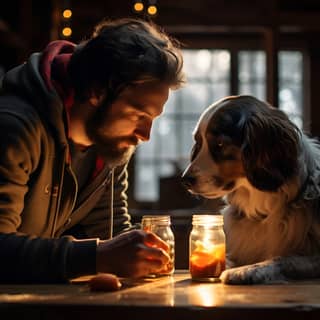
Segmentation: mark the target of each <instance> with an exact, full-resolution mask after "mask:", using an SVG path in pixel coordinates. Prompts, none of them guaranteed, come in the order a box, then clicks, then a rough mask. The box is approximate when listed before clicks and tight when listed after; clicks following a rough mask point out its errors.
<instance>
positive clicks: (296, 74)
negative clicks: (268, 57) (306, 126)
mask: <svg viewBox="0 0 320 320" xmlns="http://www.w3.org/2000/svg"><path fill="white" fill-rule="evenodd" d="M279 74H280V79H279V107H280V109H281V110H283V111H285V112H286V113H287V114H288V116H289V118H290V119H291V120H292V121H293V122H294V123H295V124H296V125H297V126H298V127H299V128H300V129H302V128H303V94H302V86H303V83H302V81H303V55H302V53H301V52H298V51H280V52H279Z"/></svg>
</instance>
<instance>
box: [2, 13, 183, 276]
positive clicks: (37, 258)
mask: <svg viewBox="0 0 320 320" xmlns="http://www.w3.org/2000/svg"><path fill="white" fill-rule="evenodd" d="M182 82H183V73H182V58H181V53H180V51H179V49H178V48H177V46H176V45H175V43H174V42H173V41H172V40H170V39H169V37H168V36H167V35H165V33H164V32H162V31H161V30H159V29H158V28H157V27H156V26H155V25H153V24H151V23H147V22H144V21H142V20H135V19H120V20H114V21H106V22H103V23H101V24H100V25H98V26H97V27H96V30H95V32H94V33H93V35H92V37H91V38H90V39H89V40H87V41H84V42H83V43H80V44H79V45H75V44H73V43H71V42H67V41H54V42H52V43H50V44H49V45H48V46H47V48H46V49H45V50H44V51H43V52H42V53H34V54H32V55H31V56H30V58H29V59H28V61H27V62H26V63H25V64H23V65H20V66H18V67H16V68H14V69H12V70H10V71H9V72H8V73H7V74H6V75H5V76H4V78H3V81H2V88H1V96H0V139H1V141H0V281H1V282H63V281H68V280H70V279H72V278H75V277H78V276H81V275H89V274H96V273H100V272H105V273H115V274H117V275H118V276H125V277H140V276H144V275H147V274H148V273H150V272H155V271H156V270H159V269H161V268H163V267H164V266H165V264H166V263H168V259H169V256H168V254H167V252H166V250H167V246H166V244H165V243H164V242H163V241H162V240H161V239H160V238H158V237H157V236H155V235H154V234H152V233H145V232H143V231H141V230H130V227H131V224H130V217H129V215H128V213H127V201H126V194H125V192H126V188H127V169H126V167H127V163H128V161H129V159H130V157H131V155H132V153H133V152H134V149H135V147H136V146H137V145H138V143H139V142H140V141H147V140H148V139H149V135H150V130H151V125H152V121H153V120H154V119H155V118H156V117H157V116H159V115H160V114H161V113H162V111H163V106H164V104H165V102H166V100H167V98H168V94H169V91H170V89H175V88H177V87H179V86H180V85H181V83H182ZM126 230H129V231H126ZM123 231H125V232H123ZM113 233H114V234H115V235H116V234H118V235H116V236H115V237H114V238H112V235H113ZM111 238H112V239H111ZM104 239H106V240H104Z"/></svg>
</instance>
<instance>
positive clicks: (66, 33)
mask: <svg viewBox="0 0 320 320" xmlns="http://www.w3.org/2000/svg"><path fill="white" fill-rule="evenodd" d="M62 35H63V36H64V37H70V36H71V35H72V29H71V28H70V27H64V28H63V29H62Z"/></svg>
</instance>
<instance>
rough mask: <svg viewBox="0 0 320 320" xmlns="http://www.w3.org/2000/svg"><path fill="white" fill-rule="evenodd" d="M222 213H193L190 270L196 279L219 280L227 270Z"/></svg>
mask: <svg viewBox="0 0 320 320" xmlns="http://www.w3.org/2000/svg"><path fill="white" fill-rule="evenodd" d="M225 261H226V259H225V234H224V231H223V216H222V215H193V216H192V230H191V233H190V238H189V271H190V274H191V279H192V280H195V281H209V282H218V281H219V276H220V274H221V272H222V271H223V270H225V267H226V263H225Z"/></svg>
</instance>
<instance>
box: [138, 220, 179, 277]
mask: <svg viewBox="0 0 320 320" xmlns="http://www.w3.org/2000/svg"><path fill="white" fill-rule="evenodd" d="M141 228H142V229H143V230H145V231H149V232H153V233H154V234H156V235H157V236H158V237H159V238H161V239H162V240H163V241H165V242H166V243H167V244H168V246H169V252H168V253H169V256H170V261H169V262H168V263H167V265H166V266H165V267H164V269H162V270H161V271H159V272H157V273H156V274H150V275H149V276H151V277H159V276H166V275H172V274H173V272H174V256H175V253H174V246H175V243H174V234H173V231H172V229H171V218H170V216H165V215H147V216H143V217H142V221H141Z"/></svg>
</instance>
